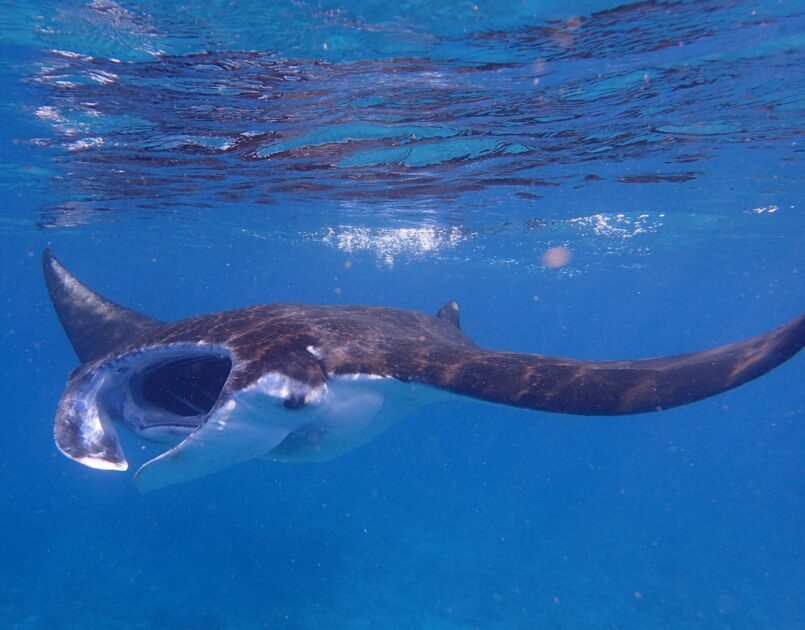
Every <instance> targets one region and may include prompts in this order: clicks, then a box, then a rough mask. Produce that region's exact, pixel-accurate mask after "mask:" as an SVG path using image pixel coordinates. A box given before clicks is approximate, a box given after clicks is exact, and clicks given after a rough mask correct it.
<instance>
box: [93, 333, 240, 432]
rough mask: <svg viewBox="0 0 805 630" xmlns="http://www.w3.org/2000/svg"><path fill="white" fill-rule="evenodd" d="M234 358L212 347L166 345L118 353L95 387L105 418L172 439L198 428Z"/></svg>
mask: <svg viewBox="0 0 805 630" xmlns="http://www.w3.org/2000/svg"><path fill="white" fill-rule="evenodd" d="M231 369H232V359H231V358H230V356H229V354H228V353H227V352H226V351H224V350H222V349H220V348H217V347H210V346H201V347H199V346H184V345H182V346H167V347H163V348H154V349H149V350H146V351H142V352H136V353H132V354H129V355H124V356H123V357H120V358H119V359H117V360H116V361H114V363H112V364H111V365H109V366H108V372H107V377H106V378H105V379H104V383H103V385H102V386H101V387H100V388H99V391H98V395H97V398H98V408H99V411H100V413H101V415H102V416H104V417H105V418H106V419H107V420H113V421H118V422H121V423H122V424H124V425H126V426H128V427H129V428H131V429H132V430H134V431H135V432H136V433H138V434H139V435H141V436H143V437H145V438H148V439H151V440H155V441H159V442H163V441H165V442H175V441H176V440H177V439H182V438H184V437H186V436H187V435H188V434H189V433H190V432H192V431H193V430H195V429H197V428H198V427H199V426H200V425H201V424H202V423H203V422H204V420H205V418H206V417H207V415H208V414H209V413H210V411H212V409H213V408H214V407H215V404H216V402H217V401H218V398H219V397H220V395H221V391H222V389H223V387H224V383H225V382H226V379H227V377H228V376H229V372H230V371H231Z"/></svg>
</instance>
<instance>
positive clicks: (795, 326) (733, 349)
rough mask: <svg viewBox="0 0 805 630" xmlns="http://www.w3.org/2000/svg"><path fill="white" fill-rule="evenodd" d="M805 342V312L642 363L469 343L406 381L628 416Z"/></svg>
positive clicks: (679, 401) (673, 403) (748, 374)
mask: <svg viewBox="0 0 805 630" xmlns="http://www.w3.org/2000/svg"><path fill="white" fill-rule="evenodd" d="M803 346H805V315H801V316H799V317H798V318H796V319H794V320H792V321H791V322H789V323H788V324H785V325H784V326H781V327H779V328H777V329H775V330H772V331H770V332H767V333H765V334H763V335H758V336H757V337H753V338H751V339H747V340H746V341H741V342H738V343H733V344H728V345H725V346H721V347H718V348H712V349H710V350H705V351H703V352H694V353H691V354H683V355H677V356H669V357H660V358H656V359H642V360H636V361H582V360H578V359H564V358H559V357H546V356H541V355H536V354H518V353H514V352H495V351H488V350H482V349H464V348H462V349H460V350H459V351H451V352H445V353H443V357H441V358H440V360H439V362H438V364H439V365H440V368H439V369H438V370H432V369H431V370H430V372H429V373H428V376H427V378H423V377H418V376H416V375H413V374H412V375H405V379H404V380H421V381H423V382H428V383H430V384H432V385H435V386H437V387H441V388H443V389H447V390H449V391H452V392H454V393H456V394H462V395H465V396H471V397H473V398H478V399H481V400H485V401H488V402H494V403H502V404H505V405H512V406H515V407H525V408H528V409H536V410H540V411H552V412H556V413H571V414H580V415H597V416H609V415H622V414H632V413H645V412H649V411H659V410H662V409H669V408H671V407H677V406H679V405H685V404H688V403H692V402H695V401H697V400H701V399H703V398H708V397H710V396H715V395H716V394H719V393H721V392H724V391H726V390H728V389H732V388H734V387H738V386H739V385H742V384H744V383H746V382H748V381H751V380H752V379H755V378H758V377H759V376H762V375H763V374H765V373H766V372H769V371H770V370H772V369H774V368H775V367H777V366H778V365H780V364H781V363H783V362H784V361H787V360H788V359H790V358H791V357H793V356H794V355H795V354H797V352H799V351H800V350H801V349H802V348H803ZM432 351H433V352H436V351H437V349H435V348H434V349H433V350H432ZM413 365H414V366H416V365H417V364H416V363H413Z"/></svg>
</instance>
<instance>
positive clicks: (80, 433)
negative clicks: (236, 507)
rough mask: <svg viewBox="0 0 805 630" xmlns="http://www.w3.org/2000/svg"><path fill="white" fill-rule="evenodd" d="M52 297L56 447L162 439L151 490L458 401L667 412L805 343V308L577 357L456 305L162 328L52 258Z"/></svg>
mask: <svg viewBox="0 0 805 630" xmlns="http://www.w3.org/2000/svg"><path fill="white" fill-rule="evenodd" d="M43 262H44V272H45V280H46V282H47V287H48V291H49V293H50V298H51V301H52V302H53V306H54V307H55V310H56V313H57V314H58V317H59V319H60V320H61V323H62V326H63V327H64V330H65V332H66V333H67V336H68V337H69V339H70V342H71V343H72V346H73V348H74V349H75V352H76V354H77V355H78V358H79V360H80V361H81V364H80V365H79V367H77V368H76V369H75V370H74V371H73V372H72V373H71V374H70V375H69V378H68V380H67V386H66V388H65V390H64V393H63V394H62V397H61V399H60V400H59V403H58V407H57V411H56V417H55V423H54V436H55V440H56V444H57V446H58V448H59V449H60V450H61V452H62V453H64V454H65V455H67V456H68V457H70V458H72V459H74V460H76V461H78V462H80V463H82V464H84V465H86V466H90V467H92V468H97V469H101V470H119V471H122V470H127V469H128V462H127V460H126V457H125V455H124V453H123V449H122V447H121V443H120V439H119V436H118V434H117V431H116V426H117V427H124V428H126V429H129V430H130V431H132V432H133V433H135V434H136V435H137V436H140V437H141V438H145V439H147V440H150V441H154V442H160V443H164V444H166V448H167V450H166V451H165V452H163V453H162V454H160V455H159V456H157V457H155V458H153V459H151V460H150V461H147V462H146V463H145V464H143V465H142V466H141V467H140V469H139V470H138V471H137V473H136V474H135V477H134V479H135V484H136V485H137V487H138V489H139V490H141V491H143V492H145V491H150V490H154V489H157V488H161V487H165V486H169V485H172V484H177V483H182V482H186V481H190V480H192V479H196V478H198V477H201V476H203V475H207V474H209V473H213V472H216V471H220V470H222V469H225V468H228V467H230V466H233V465H235V464H237V463H240V462H244V461H247V460H250V459H254V458H258V457H266V458H269V459H271V460H275V461H281V462H317V461H325V460H329V459H332V458H334V457H337V456H339V455H341V454H343V453H346V452H348V451H351V450H353V449H354V448H356V447H357V446H359V445H361V444H364V443H366V442H368V441H370V440H371V439H372V438H374V437H375V436H377V435H378V434H380V433H381V432H383V431H384V430H386V429H387V428H389V427H390V426H391V425H392V424H394V422H396V421H397V420H399V419H400V418H402V417H403V416H405V415H406V414H408V413H409V412H410V411H412V410H414V409H416V408H419V407H422V406H424V405H427V404H430V403H433V402H438V401H442V400H448V399H450V398H453V397H459V396H460V397H466V398H469V399H476V400H480V401H484V402H487V403H496V404H501V405H511V406H514V407H523V408H526V409H533V410H537V411H547V412H555V413H562V414H582V415H589V416H611V415H622V414H639V413H646V412H653V411H660V410H663V409H669V408H671V407H677V406H679V405H685V404H688V403H692V402H695V401H698V400H701V399H703V398H707V397H709V396H714V395H716V394H719V393H720V392H724V391H726V390H728V389H731V388H733V387H737V386H739V385H742V384H744V383H746V382H747V381H751V380H752V379H755V378H757V377H759V376H761V375H763V374H765V373H766V372H768V371H769V370H772V369H774V368H775V367H777V366H778V365H780V364H781V363H783V362H784V361H786V360H787V359H789V358H791V357H792V356H794V355H795V354H796V353H797V352H799V350H800V349H802V347H803V345H805V314H803V315H800V316H799V317H797V318H796V319H794V320H792V321H791V322H789V323H787V324H785V325H783V326H781V327H779V328H777V329H775V330H772V331H770V332H767V333H765V334H762V335H759V336H757V337H753V338H751V339H747V340H745V341H741V342H738V343H733V344H729V345H724V346H720V347H717V348H713V349H710V350H704V351H702V352H693V353H690V354H681V355H677V356H668V357H660V358H653V359H641V360H629V361H585V360H579V359H569V358H558V357H550V356H542V355H538V354H523V353H515V352H504V351H498V350H487V349H484V348H481V347H479V346H477V345H476V344H475V343H474V342H473V341H471V340H470V339H469V338H468V337H467V336H466V335H465V334H464V333H463V332H462V331H461V328H460V323H459V308H458V305H457V304H456V302H448V303H447V304H445V305H444V306H443V307H442V308H441V309H440V310H439V311H438V313H437V315H436V316H435V317H434V316H432V315H427V314H425V313H420V312H417V311H412V310H403V309H396V308H385V307H379V306H314V305H308V304H292V303H278V304H264V305H261V306H252V307H250V308H240V309H236V310H230V311H224V312H220V313H213V314H210V315H202V316H199V317H191V318H189V319H183V320H180V321H175V322H170V323H167V322H162V321H159V320H157V319H153V318H151V317H148V316H146V315H143V314H141V313H137V312H135V311H132V310H129V309H127V308H124V307H123V306H120V305H119V304H116V303H114V302H112V301H110V300H108V299H106V298H104V297H102V296H101V295H99V294H98V293H95V292H94V291H92V290H91V289H89V288H88V287H87V286H85V285H84V284H82V283H81V282H79V280H78V279H76V278H75V277H74V276H73V275H72V274H71V273H70V272H69V271H68V270H67V269H66V268H65V267H64V266H62V264H61V263H60V262H59V261H58V260H57V259H56V258H55V257H54V255H53V254H52V253H51V252H50V251H47V250H46V251H45V253H44V260H43Z"/></svg>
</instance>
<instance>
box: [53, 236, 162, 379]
mask: <svg viewBox="0 0 805 630" xmlns="http://www.w3.org/2000/svg"><path fill="white" fill-rule="evenodd" d="M42 264H43V267H44V271H45V281H46V282H47V287H48V292H49V293H50V299H51V301H52V302H53V306H54V308H55V309H56V313H57V315H58V316H59V320H60V321H61V323H62V326H63V327H64V331H65V332H66V333H67V337H68V338H69V339H70V343H71V344H72V345H73V348H74V349H75V352H76V354H77V355H78V358H79V359H81V362H82V363H86V362H87V361H92V360H94V359H97V358H99V357H102V356H103V355H105V354H107V353H108V352H110V351H111V350H113V349H114V348H116V347H118V346H119V345H120V344H121V343H123V342H125V341H127V340H129V339H132V338H134V337H136V336H138V335H140V334H142V333H145V332H148V331H152V330H156V329H157V328H159V327H160V326H162V325H163V322H160V321H159V320H156V319H152V318H151V317H148V316H146V315H143V314H141V313H137V312H136V311H132V310H129V309H127V308H124V307H122V306H120V305H119V304H115V303H114V302H112V301H110V300H107V299H106V298H104V297H102V296H101V295H98V294H97V293H95V292H94V291H92V290H91V289H89V288H88V287H86V286H85V285H84V284H82V283H81V282H80V281H79V280H78V279H77V278H76V277H75V276H73V274H71V273H70V272H69V271H67V269H66V268H65V267H64V266H63V265H62V264H61V263H60V262H59V261H58V260H57V259H56V257H55V256H54V255H53V253H52V252H51V251H50V250H45V252H44V255H43V257H42Z"/></svg>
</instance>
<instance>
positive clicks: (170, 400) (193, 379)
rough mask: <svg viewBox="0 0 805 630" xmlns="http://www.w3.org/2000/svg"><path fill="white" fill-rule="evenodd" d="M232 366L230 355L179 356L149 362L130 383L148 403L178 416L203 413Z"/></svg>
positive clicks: (211, 405)
mask: <svg viewBox="0 0 805 630" xmlns="http://www.w3.org/2000/svg"><path fill="white" fill-rule="evenodd" d="M231 369H232V361H231V360H230V359H229V357H219V356H209V355H201V356H190V357H179V358H174V359H169V360H167V361H164V362H160V363H157V364H155V365H151V366H148V367H147V368H145V369H144V370H143V371H142V372H141V373H139V374H136V375H135V376H134V377H132V381H131V384H132V388H133V389H136V390H138V391H139V393H140V394H141V396H142V399H143V401H144V402H146V403H148V404H149V405H153V406H154V407H156V408H158V409H163V410H165V411H166V412H168V413H170V414H173V415H177V416H182V417H193V416H202V415H205V414H207V413H209V411H210V410H211V409H212V407H213V405H215V402H216V401H217V400H218V396H219V395H220V393H221V389H222V388H223V386H224V383H225V382H226V377H227V376H229V372H230V370H231Z"/></svg>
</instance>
